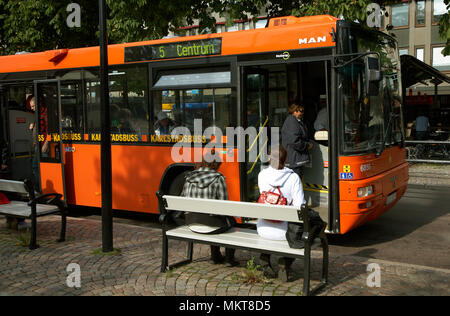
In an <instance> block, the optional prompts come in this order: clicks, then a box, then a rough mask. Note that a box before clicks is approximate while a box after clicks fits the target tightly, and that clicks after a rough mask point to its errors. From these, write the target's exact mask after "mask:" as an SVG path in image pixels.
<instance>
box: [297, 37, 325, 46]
mask: <svg viewBox="0 0 450 316" xmlns="http://www.w3.org/2000/svg"><path fill="white" fill-rule="evenodd" d="M326 41H327V37H326V36H317V37H310V38H307V37H305V38H299V39H298V44H299V45H304V44H315V43H325V42H326Z"/></svg>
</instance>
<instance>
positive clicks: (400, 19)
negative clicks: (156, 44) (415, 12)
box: [392, 3, 409, 27]
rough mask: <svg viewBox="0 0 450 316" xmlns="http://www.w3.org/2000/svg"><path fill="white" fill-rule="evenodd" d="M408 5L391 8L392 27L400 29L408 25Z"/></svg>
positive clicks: (402, 4)
mask: <svg viewBox="0 0 450 316" xmlns="http://www.w3.org/2000/svg"><path fill="white" fill-rule="evenodd" d="M408 17H409V3H401V4H397V5H394V6H392V26H394V27H401V26H408V25H409V19H408Z"/></svg>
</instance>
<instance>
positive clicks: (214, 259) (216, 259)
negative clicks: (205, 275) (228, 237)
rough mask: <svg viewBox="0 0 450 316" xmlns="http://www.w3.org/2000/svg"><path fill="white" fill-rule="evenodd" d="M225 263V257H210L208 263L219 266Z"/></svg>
mask: <svg viewBox="0 0 450 316" xmlns="http://www.w3.org/2000/svg"><path fill="white" fill-rule="evenodd" d="M224 261H225V257H224V256H222V255H214V256H213V255H211V259H210V262H211V263H213V264H220V263H223V262H224Z"/></svg>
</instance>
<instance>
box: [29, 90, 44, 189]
mask: <svg viewBox="0 0 450 316" xmlns="http://www.w3.org/2000/svg"><path fill="white" fill-rule="evenodd" d="M27 102H29V106H30V109H31V110H32V111H33V112H35V111H36V98H35V97H34V95H30V96H29V97H28V99H27ZM29 129H30V130H31V131H32V134H33V151H34V156H33V162H32V165H31V167H32V170H33V174H34V181H35V183H34V185H35V190H36V191H39V187H40V176H39V166H38V162H39V160H38V155H39V147H38V135H37V132H38V127H37V124H36V122H32V123H30V125H29ZM47 133H48V118H47V108H46V107H45V106H44V105H41V106H40V107H39V136H42V139H43V141H42V144H40V143H41V142H40V143H39V146H40V152H41V156H42V157H48V152H49V143H48V139H47Z"/></svg>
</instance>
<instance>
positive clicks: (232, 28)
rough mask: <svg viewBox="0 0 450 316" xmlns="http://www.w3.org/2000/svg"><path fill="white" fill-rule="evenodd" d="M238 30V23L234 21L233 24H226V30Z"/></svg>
mask: <svg viewBox="0 0 450 316" xmlns="http://www.w3.org/2000/svg"><path fill="white" fill-rule="evenodd" d="M236 31H239V24H238V23H234V24H233V25H230V26H227V32H236Z"/></svg>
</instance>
